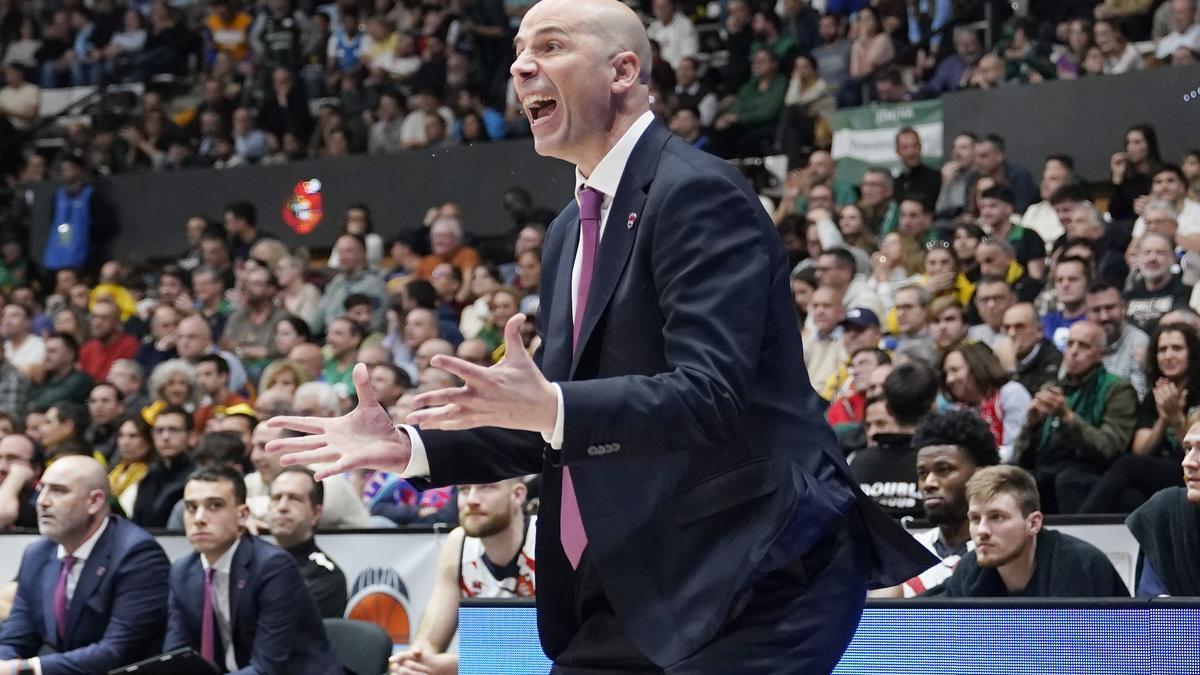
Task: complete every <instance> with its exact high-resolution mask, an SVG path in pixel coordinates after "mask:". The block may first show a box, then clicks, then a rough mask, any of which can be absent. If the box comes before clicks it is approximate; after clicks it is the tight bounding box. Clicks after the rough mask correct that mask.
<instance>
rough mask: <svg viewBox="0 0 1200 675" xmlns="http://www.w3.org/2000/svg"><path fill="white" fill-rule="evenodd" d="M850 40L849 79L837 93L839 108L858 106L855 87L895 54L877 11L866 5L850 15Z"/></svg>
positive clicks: (858, 92)
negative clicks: (851, 25)
mask: <svg viewBox="0 0 1200 675" xmlns="http://www.w3.org/2000/svg"><path fill="white" fill-rule="evenodd" d="M853 40H854V41H853V43H851V45H850V79H848V80H846V84H845V85H843V86H842V90H841V91H840V92H838V105H839V107H846V106H853V105H858V104H860V103H861V101H862V93H861V92H860V91H859V89H860V88H861V87H862V86H863V85H864V83H865V81H866V80H867V78H869V77H870V76H871V74H872V73H874V72H875V70H876V69H877V68H880V67H882V66H885V65H887V64H888V63H891V61H892V59H893V58H895V57H896V47H895V45H893V44H892V38H891V37H890V36H889V35H888V34H887V32H886V31H884V29H883V23H882V22H881V21H880V20H879V12H878V11H876V10H875V8H874V7H872V6H870V5H867V6H866V7H863V8H862V9H860V10H859V11H858V14H856V15H855V18H854V28H853Z"/></svg>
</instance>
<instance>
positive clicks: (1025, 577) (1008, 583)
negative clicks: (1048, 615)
mask: <svg viewBox="0 0 1200 675" xmlns="http://www.w3.org/2000/svg"><path fill="white" fill-rule="evenodd" d="M1035 569H1037V536H1034V537H1033V539H1032V540H1030V542H1029V545H1028V546H1026V547H1025V550H1024V551H1023V552H1022V553H1021V555H1020V556H1018V557H1017V558H1016V559H1015V560H1013V561H1011V562H1008V563H1005V564H1003V565H1001V566H1000V567H999V568H998V569H997V570H996V571H997V572H999V573H1000V579H1001V580H1003V581H1004V587H1005V588H1006V589H1008V592H1009V594H1010V595H1013V594H1016V593H1021V592H1023V591H1024V590H1025V587H1026V586H1028V585H1029V580H1030V579H1032V578H1033V572H1034V570H1035Z"/></svg>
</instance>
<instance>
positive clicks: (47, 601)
mask: <svg viewBox="0 0 1200 675" xmlns="http://www.w3.org/2000/svg"><path fill="white" fill-rule="evenodd" d="M57 551H58V547H56V546H51V547H49V551H48V552H47V556H46V557H47V560H46V567H45V574H43V575H42V626H43V632H42V635H45V636H46V638H47V639H46V641H47V642H50V643H52V644H58V632H57V631H58V626H56V625H55V624H54V585H55V584H57V583H58V574H59V572H61V571H62V561H61V560H59V559H58V557H57V555H56V552H57ZM59 646H61V645H59Z"/></svg>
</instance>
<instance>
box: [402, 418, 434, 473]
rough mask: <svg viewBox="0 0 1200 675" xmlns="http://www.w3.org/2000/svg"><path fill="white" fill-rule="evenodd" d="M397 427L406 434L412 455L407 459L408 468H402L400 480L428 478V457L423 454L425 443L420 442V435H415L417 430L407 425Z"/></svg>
mask: <svg viewBox="0 0 1200 675" xmlns="http://www.w3.org/2000/svg"><path fill="white" fill-rule="evenodd" d="M398 427H399V428H400V429H401V430H403V431H404V433H406V434H408V442H409V445H411V446H412V454H411V455H410V456H409V458H408V466H406V467H404V471H401V472H400V477H401V478H429V456H428V455H427V454H425V441H422V440H421V434H419V433H417V428H416V427H413V426H409V425H407V424H400V425H398Z"/></svg>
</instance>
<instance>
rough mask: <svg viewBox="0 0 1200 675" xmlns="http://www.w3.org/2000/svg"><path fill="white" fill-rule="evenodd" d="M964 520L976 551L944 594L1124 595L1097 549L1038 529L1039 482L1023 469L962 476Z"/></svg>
mask: <svg viewBox="0 0 1200 675" xmlns="http://www.w3.org/2000/svg"><path fill="white" fill-rule="evenodd" d="M967 521H968V522H969V523H970V529H971V539H972V540H973V541H974V542H975V550H974V551H971V552H969V553H967V554H966V555H964V556H963V557H962V560H961V561H959V563H958V566H957V567H955V568H954V574H953V575H951V577H950V578H949V579H948V580H947V581H946V584H945V592H944V596H945V597H948V598H964V597H965V598H1003V597H1025V598H1111V597H1129V589H1128V587H1126V586H1125V582H1124V581H1122V580H1121V577H1120V575H1118V574H1117V570H1115V569H1113V566H1112V563H1111V562H1109V561H1108V558H1107V557H1105V555H1104V554H1103V553H1102V552H1101V551H1100V549H1098V548H1096V547H1095V546H1092V545H1091V544H1089V543H1087V542H1086V541H1083V540H1082V539H1076V538H1075V537H1072V536H1071V535H1069V534H1063V533H1062V532H1055V531H1054V530H1047V529H1046V528H1044V527H1042V512H1041V500H1040V498H1039V496H1038V487H1037V481H1035V480H1034V478H1033V476H1032V475H1031V474H1030V473H1029V472H1027V471H1025V470H1024V469H1021V468H1020V467H1015V466H1012V465H1008V464H1002V465H999V466H989V467H984V468H982V469H978V470H976V471H975V475H973V476H971V479H970V480H968V481H967ZM935 591H936V589H935Z"/></svg>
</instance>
